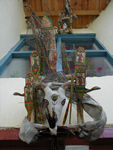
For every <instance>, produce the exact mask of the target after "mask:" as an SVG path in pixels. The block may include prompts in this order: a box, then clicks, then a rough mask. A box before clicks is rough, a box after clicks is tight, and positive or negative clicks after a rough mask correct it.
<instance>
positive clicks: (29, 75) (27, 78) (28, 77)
mask: <svg viewBox="0 0 113 150" xmlns="http://www.w3.org/2000/svg"><path fill="white" fill-rule="evenodd" d="M28 82H31V83H33V82H34V76H33V73H31V72H28V73H27V74H26V76H25V84H26V83H28Z"/></svg>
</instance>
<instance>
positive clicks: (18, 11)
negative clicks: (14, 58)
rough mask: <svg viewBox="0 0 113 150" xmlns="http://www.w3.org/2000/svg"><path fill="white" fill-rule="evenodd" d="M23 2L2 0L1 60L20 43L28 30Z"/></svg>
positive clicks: (20, 0) (0, 2)
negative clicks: (22, 34) (23, 34)
mask: <svg viewBox="0 0 113 150" xmlns="http://www.w3.org/2000/svg"><path fill="white" fill-rule="evenodd" d="M24 17H25V15H24V10H23V2H22V0H0V58H1V57H3V56H4V55H5V54H6V53H7V52H8V51H9V50H10V49H11V48H12V47H13V46H14V45H15V44H16V43H17V42H18V41H19V36H20V33H21V32H23V31H24V30H26V23H25V19H24Z"/></svg>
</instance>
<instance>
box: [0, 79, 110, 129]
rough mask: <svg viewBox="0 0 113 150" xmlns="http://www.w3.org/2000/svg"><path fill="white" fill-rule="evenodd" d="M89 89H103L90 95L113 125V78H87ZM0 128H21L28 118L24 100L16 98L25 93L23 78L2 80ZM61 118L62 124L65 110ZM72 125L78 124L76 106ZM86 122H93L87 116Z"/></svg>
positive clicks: (0, 81)
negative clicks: (15, 94)
mask: <svg viewBox="0 0 113 150" xmlns="http://www.w3.org/2000/svg"><path fill="white" fill-rule="evenodd" d="M86 81H87V88H92V87H93V86H99V87H101V90H98V91H92V92H91V93H90V95H91V96H92V98H94V99H95V100H96V101H97V102H98V103H100V104H101V106H102V107H103V108H104V110H105V112H106V114H107V124H113V117H112V114H111V113H112V112H113V98H112V97H113V76H104V77H87V80H86ZM0 85H1V86H0V128H2V127H4V128H5V127H20V126H21V123H22V121H23V119H24V117H25V116H26V114H27V113H26V109H25V106H24V98H23V97H20V96H14V95H13V93H14V92H20V93H23V92H24V85H25V79H23V78H0ZM66 107H67V105H65V107H64V108H63V113H62V116H61V120H60V121H61V123H62V120H63V117H64V113H65V109H66ZM72 116H73V118H72V123H73V124H74V123H76V122H77V117H76V106H75V105H74V106H73V113H72ZM85 120H86V121H89V120H91V118H90V117H88V115H87V114H85Z"/></svg>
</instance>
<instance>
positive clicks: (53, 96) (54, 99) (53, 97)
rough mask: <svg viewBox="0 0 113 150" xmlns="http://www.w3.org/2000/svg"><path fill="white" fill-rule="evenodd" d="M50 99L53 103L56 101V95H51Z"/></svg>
mask: <svg viewBox="0 0 113 150" xmlns="http://www.w3.org/2000/svg"><path fill="white" fill-rule="evenodd" d="M51 99H52V100H53V101H54V102H55V101H56V100H57V99H58V95H56V94H53V95H52V96H51Z"/></svg>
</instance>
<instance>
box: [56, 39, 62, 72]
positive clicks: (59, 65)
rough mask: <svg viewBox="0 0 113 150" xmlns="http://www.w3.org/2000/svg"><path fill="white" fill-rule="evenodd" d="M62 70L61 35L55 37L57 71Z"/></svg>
mask: <svg viewBox="0 0 113 150" xmlns="http://www.w3.org/2000/svg"><path fill="white" fill-rule="evenodd" d="M61 71H62V53H61V37H58V39H57V72H61Z"/></svg>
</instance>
